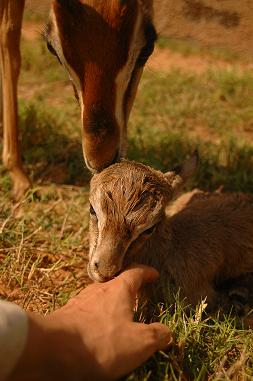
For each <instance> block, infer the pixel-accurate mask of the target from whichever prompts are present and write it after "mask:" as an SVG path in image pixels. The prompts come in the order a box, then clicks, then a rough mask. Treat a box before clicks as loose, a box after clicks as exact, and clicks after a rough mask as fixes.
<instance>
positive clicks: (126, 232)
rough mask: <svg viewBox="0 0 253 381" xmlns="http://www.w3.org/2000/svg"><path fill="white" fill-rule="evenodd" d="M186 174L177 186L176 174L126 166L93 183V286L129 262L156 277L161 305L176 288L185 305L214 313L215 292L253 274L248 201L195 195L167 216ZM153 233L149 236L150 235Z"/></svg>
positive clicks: (252, 213)
mask: <svg viewBox="0 0 253 381" xmlns="http://www.w3.org/2000/svg"><path fill="white" fill-rule="evenodd" d="M184 168H187V165H186V164H185V165H184V166H183V169H182V170H181V176H182V174H183V175H184V178H182V181H181V183H180V181H179V179H180V177H181V176H180V174H179V175H176V174H175V173H174V172H168V173H167V174H162V173H161V172H159V171H155V170H153V169H151V168H149V167H146V166H144V165H141V164H138V163H134V162H128V161H126V162H122V163H120V164H115V165H113V166H111V167H110V168H108V169H106V170H104V171H103V172H102V173H101V174H98V175H95V176H94V177H93V179H92V182H91V195H90V201H91V204H92V206H93V208H94V209H95V211H96V212H97V216H95V215H94V214H93V215H92V216H91V228H90V230H91V238H90V240H91V249H90V264H89V273H90V275H91V276H92V277H93V279H95V280H100V281H104V280H107V279H110V278H112V277H113V276H114V275H116V273H117V272H118V271H120V270H122V268H123V267H125V266H127V265H129V264H131V263H133V262H137V263H144V264H148V265H152V266H154V267H155V268H157V269H158V271H159V272H160V273H161V278H160V286H161V288H162V289H163V295H159V297H160V300H163V301H164V300H168V295H169V294H168V293H169V288H170V286H171V285H174V286H175V289H176V290H178V289H179V288H180V289H181V297H185V298H187V301H188V302H189V303H191V304H196V303H197V302H198V301H199V300H200V299H201V298H205V297H207V300H208V303H209V306H210V307H213V306H214V305H216V304H217V303H218V302H219V297H220V295H219V293H218V292H217V288H218V287H219V285H221V284H223V283H225V282H226V281H227V280H228V279H230V278H237V277H239V276H241V275H243V274H247V273H250V272H253V198H252V197H250V196H245V195H241V194H222V193H213V194H211V193H205V192H201V191H199V190H195V191H193V192H190V193H187V194H185V195H183V196H181V197H179V198H178V200H176V201H174V204H172V207H171V205H169V207H168V208H167V211H166V205H167V204H168V203H169V202H171V201H172V197H173V196H174V195H175V194H176V192H177V191H178V188H179V187H181V186H182V183H183V182H184V180H185V179H186V178H187V177H188V174H187V173H186V172H185V170H184ZM188 171H189V168H188ZM154 225H155V228H154V231H153V232H151V231H149V230H147V229H149V228H150V227H152V226H154ZM138 229H140V231H139V234H136V231H137V230H138ZM94 261H96V262H97V267H94ZM160 292H161V290H160Z"/></svg>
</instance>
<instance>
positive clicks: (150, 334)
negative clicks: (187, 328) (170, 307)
mask: <svg viewBox="0 0 253 381" xmlns="http://www.w3.org/2000/svg"><path fill="white" fill-rule="evenodd" d="M132 324H133V325H134V330H135V332H136V333H135V334H136V337H137V338H138V341H139V346H138V344H137V343H136V352H139V353H138V356H137V357H138V360H139V361H140V362H139V364H141V363H142V362H144V361H146V360H147V359H148V358H149V357H150V356H152V355H153V354H154V353H155V352H157V351H159V350H162V349H165V348H166V347H168V345H170V344H171V343H172V341H173V338H172V333H171V331H170V330H169V328H168V327H167V326H166V325H164V324H161V323H152V324H143V323H132ZM136 341H137V339H136ZM138 347H139V351H138V349H137V348H138ZM139 364H138V365H139Z"/></svg>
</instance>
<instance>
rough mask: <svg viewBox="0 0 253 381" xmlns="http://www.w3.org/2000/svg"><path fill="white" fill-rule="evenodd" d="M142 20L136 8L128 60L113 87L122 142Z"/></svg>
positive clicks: (141, 44) (141, 42)
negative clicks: (127, 92) (125, 102)
mask: <svg viewBox="0 0 253 381" xmlns="http://www.w3.org/2000/svg"><path fill="white" fill-rule="evenodd" d="M142 18H143V15H142V12H141V10H140V7H139V6H138V14H137V17H136V22H135V26H134V32H133V36H132V40H131V43H130V47H129V52H128V60H127V62H126V64H125V66H124V67H123V68H122V69H121V70H120V72H119V73H118V75H117V78H116V80H115V87H116V105H115V117H116V120H117V123H118V125H119V127H120V129H121V134H122V139H121V141H122V142H125V141H126V136H124V134H126V129H124V124H125V123H126V122H127V121H125V115H124V96H125V93H126V91H127V88H128V85H129V81H130V79H131V74H132V72H133V69H134V66H135V63H136V60H137V58H138V54H139V53H140V50H141V48H142V47H143V46H144V44H145V40H144V36H143V38H142V39H138V38H137V37H138V35H140V27H141V24H142V21H143V20H142Z"/></svg>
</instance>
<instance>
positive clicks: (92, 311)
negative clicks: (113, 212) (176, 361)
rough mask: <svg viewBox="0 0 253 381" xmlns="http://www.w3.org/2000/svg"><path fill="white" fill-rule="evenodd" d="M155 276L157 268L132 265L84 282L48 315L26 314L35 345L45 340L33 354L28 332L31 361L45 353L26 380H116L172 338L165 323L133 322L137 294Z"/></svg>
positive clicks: (30, 362)
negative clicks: (107, 278)
mask: <svg viewBox="0 0 253 381" xmlns="http://www.w3.org/2000/svg"><path fill="white" fill-rule="evenodd" d="M157 277H158V273H157V272H156V270H154V269H152V268H149V267H146V266H136V267H134V268H131V269H129V270H126V271H124V272H123V273H122V274H120V275H119V276H118V277H117V278H115V279H113V280H111V281H109V282H107V283H94V284H92V285H91V286H88V287H87V288H86V289H84V290H83V291H82V292H81V293H80V294H79V295H78V296H76V297H75V298H73V299H71V300H70V301H69V302H68V303H67V304H66V305H65V306H64V307H62V308H60V309H59V310H57V311H55V312H54V313H52V314H51V315H49V316H48V317H45V318H43V317H38V316H36V318H34V315H30V321H31V328H32V331H33V332H34V333H35V334H36V332H38V330H39V331H40V332H39V337H37V339H39V338H40V341H39V343H40V344H39V343H37V346H38V345H41V344H42V343H44V344H43V345H42V346H43V348H45V346H46V348H47V351H48V353H46V356H45V354H43V353H42V356H40V353H39V352H40V350H39V348H37V352H38V353H37V355H36V348H35V351H34V345H32V341H33V338H32V337H31V335H30V348H29V345H28V348H27V349H28V351H29V352H30V356H32V357H33V358H34V356H35V358H34V359H33V361H31V359H30V361H29V364H30V367H31V364H34V363H35V364H36V363H37V364H38V358H44V360H43V363H44V365H43V367H42V366H41V364H38V365H37V369H38V368H39V369H40V371H38V370H37V372H35V373H34V374H37V376H36V377H34V378H29V377H28V374H27V375H26V380H40V379H47V380H51V379H52V380H55V379H61V381H63V380H71V381H74V380H92V381H99V380H103V381H105V380H115V379H117V378H119V377H121V376H123V375H125V374H127V373H128V372H130V371H131V370H133V369H134V368H136V367H137V366H139V365H140V364H142V363H143V362H144V361H145V360H147V359H148V358H149V357H150V356H151V355H152V354H153V353H154V352H156V351H157V350H160V349H164V348H165V347H166V346H167V345H168V344H169V343H170V342H171V334H170V331H169V329H168V328H167V327H166V326H164V325H162V324H160V323H153V324H142V323H134V322H133V309H134V305H135V300H136V294H137V293H138V291H139V289H140V287H141V286H142V285H143V284H144V283H147V282H152V281H154V280H155V279H156V278H157ZM31 333H32V332H31ZM41 333H44V337H43V334H42V335H41ZM35 337H36V335H35ZM45 337H46V338H45ZM28 344H29V343H28ZM36 358H37V360H36ZM21 360H22V359H21ZM39 362H41V361H39ZM45 369H46V370H47V372H48V373H46V372H45ZM39 372H42V373H43V376H42V377H41V378H40V376H39ZM50 372H51V373H50ZM15 374H17V372H16V373H15ZM22 379H23V378H22ZM11 380H12V379H11ZM13 380H21V378H13Z"/></svg>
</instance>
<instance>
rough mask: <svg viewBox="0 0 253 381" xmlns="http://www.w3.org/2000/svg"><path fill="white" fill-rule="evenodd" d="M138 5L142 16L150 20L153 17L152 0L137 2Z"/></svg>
mask: <svg viewBox="0 0 253 381" xmlns="http://www.w3.org/2000/svg"><path fill="white" fill-rule="evenodd" d="M139 3H140V6H141V8H142V10H143V13H144V15H145V16H146V17H147V18H149V19H151V20H152V19H153V15H154V9H153V0H139Z"/></svg>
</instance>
